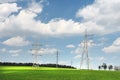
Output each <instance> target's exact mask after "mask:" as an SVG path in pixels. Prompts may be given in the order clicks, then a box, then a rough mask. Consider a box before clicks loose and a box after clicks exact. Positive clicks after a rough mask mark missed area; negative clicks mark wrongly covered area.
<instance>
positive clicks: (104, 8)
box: [76, 0, 120, 34]
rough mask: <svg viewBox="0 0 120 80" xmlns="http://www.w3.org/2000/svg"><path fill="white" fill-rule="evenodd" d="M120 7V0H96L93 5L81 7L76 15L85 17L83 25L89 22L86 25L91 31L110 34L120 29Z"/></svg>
mask: <svg viewBox="0 0 120 80" xmlns="http://www.w3.org/2000/svg"><path fill="white" fill-rule="evenodd" d="M119 9H120V0H111V1H110V0H95V2H94V3H93V4H92V5H88V6H86V7H85V8H83V9H79V10H78V12H77V13H76V16H77V17H83V25H86V23H89V25H86V27H87V28H88V30H89V31H91V32H92V31H93V32H95V33H99V34H109V33H113V32H117V31H120V27H119V26H120V23H119V21H120V10H119ZM92 26H94V27H92ZM94 28H95V29H94Z"/></svg>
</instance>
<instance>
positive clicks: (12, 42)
mask: <svg viewBox="0 0 120 80" xmlns="http://www.w3.org/2000/svg"><path fill="white" fill-rule="evenodd" d="M29 43H30V42H29V41H27V40H25V38H22V37H20V36H17V37H12V38H10V39H8V40H6V41H4V42H3V44H5V45H8V46H26V45H28V44H29Z"/></svg>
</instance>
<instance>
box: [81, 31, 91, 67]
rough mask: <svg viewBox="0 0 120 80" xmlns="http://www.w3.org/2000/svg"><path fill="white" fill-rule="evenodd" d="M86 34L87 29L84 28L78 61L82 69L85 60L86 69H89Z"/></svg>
mask: <svg viewBox="0 0 120 80" xmlns="http://www.w3.org/2000/svg"><path fill="white" fill-rule="evenodd" d="M88 36H89V35H88V34H87V30H85V35H84V41H83V52H82V56H81V63H80V69H82V65H83V62H84V61H85V62H86V64H87V69H90V61H89V55H88Z"/></svg>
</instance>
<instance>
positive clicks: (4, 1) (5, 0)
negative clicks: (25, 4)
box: [0, 0, 17, 3]
mask: <svg viewBox="0 0 120 80" xmlns="http://www.w3.org/2000/svg"><path fill="white" fill-rule="evenodd" d="M16 1H17V0H0V3H9V2H16Z"/></svg>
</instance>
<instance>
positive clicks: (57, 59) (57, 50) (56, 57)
mask: <svg viewBox="0 0 120 80" xmlns="http://www.w3.org/2000/svg"><path fill="white" fill-rule="evenodd" d="M57 67H58V50H57V51H56V68H57Z"/></svg>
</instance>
